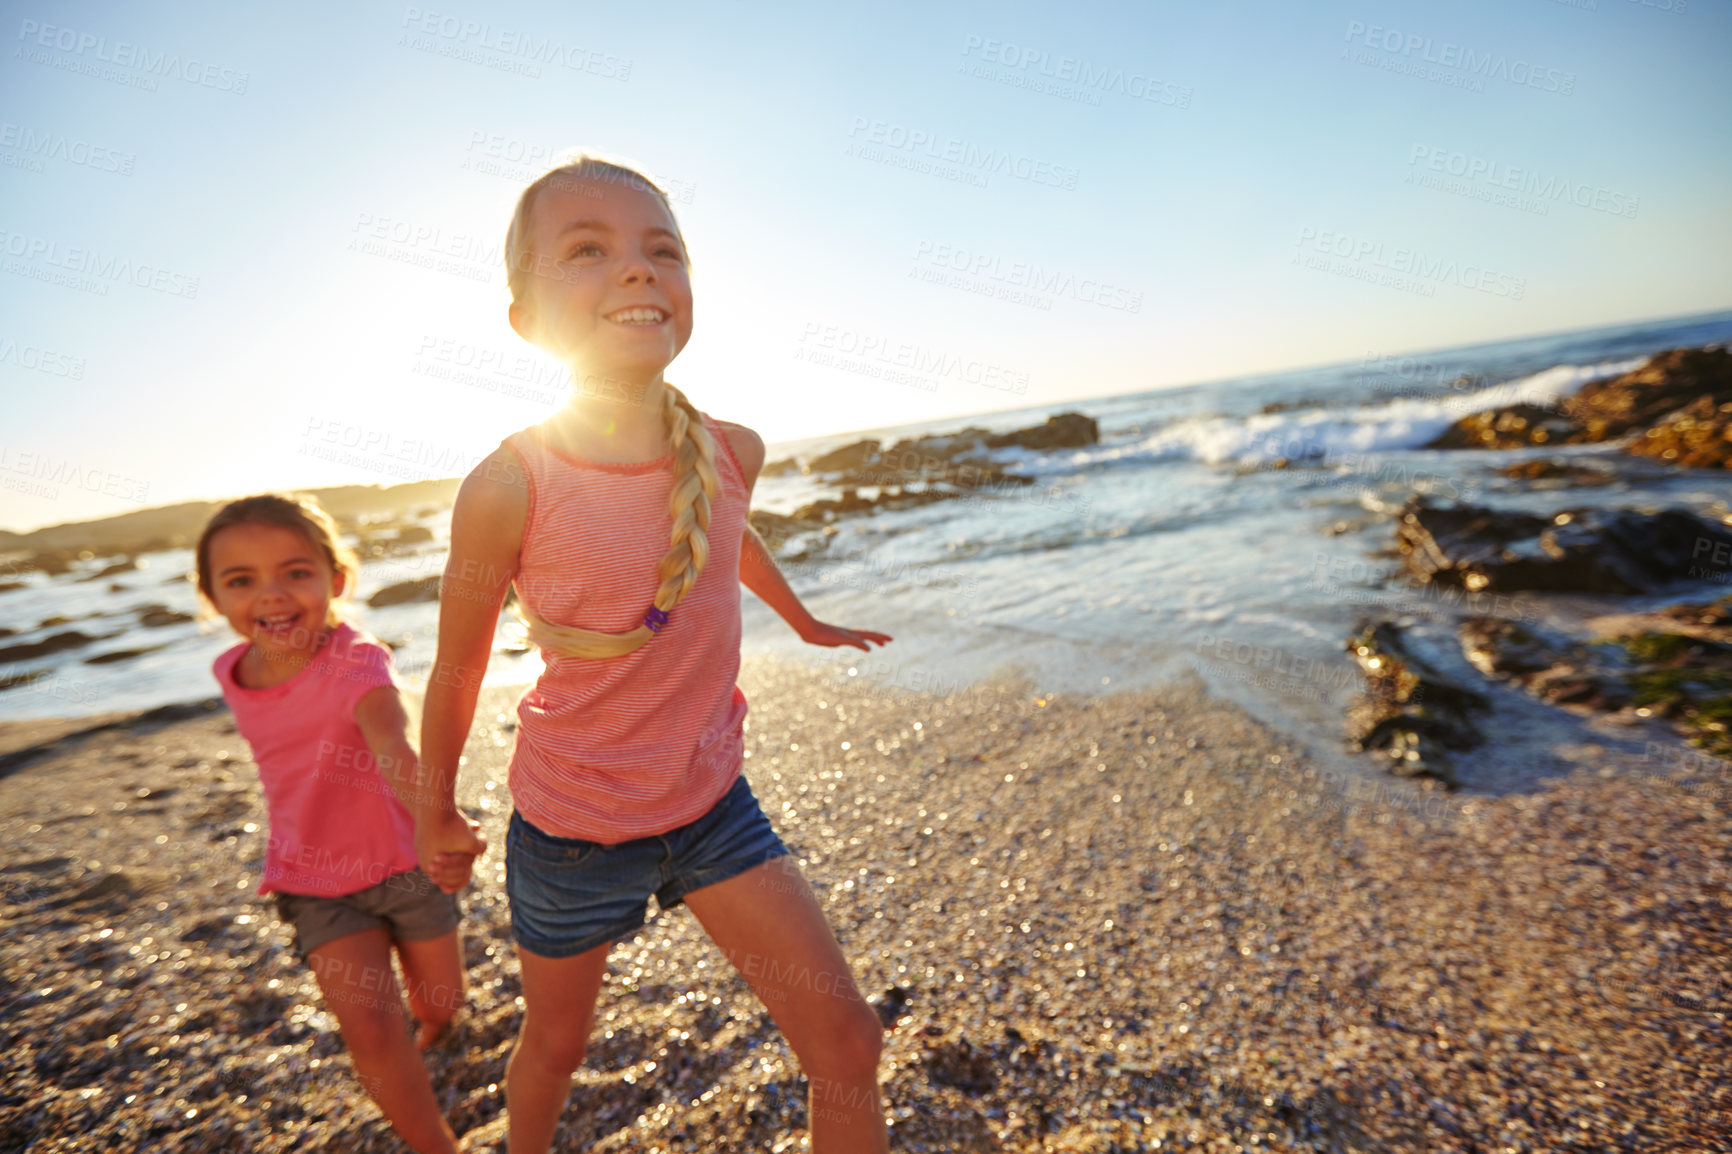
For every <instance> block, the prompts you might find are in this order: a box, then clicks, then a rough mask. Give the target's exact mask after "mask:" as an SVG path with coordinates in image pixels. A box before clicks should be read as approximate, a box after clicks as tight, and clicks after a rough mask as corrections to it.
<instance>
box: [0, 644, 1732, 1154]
mask: <svg viewBox="0 0 1732 1154" xmlns="http://www.w3.org/2000/svg"><path fill="white" fill-rule="evenodd" d="M741 680H742V685H743V686H744V688H745V690H746V692H747V694H748V696H749V697H750V698H751V700H752V714H751V722H750V731H749V734H748V747H749V749H750V750H751V757H750V760H748V762H747V773H748V775H749V777H750V779H751V782H752V785H753V787H754V789H755V790H756V791H757V793H758V795H759V797H760V799H761V800H762V801H763V803H764V807H765V809H766V811H767V812H768V813H769V814H770V815H771V818H772V820H773V821H774V822H775V823H776V825H777V827H778V829H779V830H780V831H781V833H782V835H783V837H784V839H785V840H787V841H788V843H789V845H790V846H791V847H792V848H793V849H794V850H795V851H796V853H797V854H798V855H799V857H800V858H801V859H802V866H803V869H804V871H805V873H806V875H807V876H808V877H809V878H811V879H812V881H813V884H814V885H815V886H816V887H817V889H818V892H819V894H820V896H821V899H822V900H823V901H824V903H825V904H826V907H827V909H828V911H829V914H830V916H831V918H832V921H833V924H834V925H835V927H836V929H837V933H838V936H839V937H840V938H841V940H842V943H843V946H844V948H845V950H846V951H847V953H848V955H849V957H850V958H851V960H852V961H853V963H854V966H855V970H856V973H857V974H858V975H859V978H860V982H861V986H862V988H863V989H864V990H865V991H866V992H867V993H868V994H869V995H871V996H872V997H873V998H874V999H876V1000H877V1001H878V1004H879V1005H880V1009H881V1016H883V1017H885V1018H887V1019H888V1020H890V1021H891V1023H892V1025H893V1028H892V1029H891V1030H890V1031H889V1032H888V1033H887V1035H886V1051H885V1060H884V1064H883V1079H884V1086H885V1096H886V1104H887V1110H888V1113H889V1116H890V1117H891V1118H892V1119H893V1121H894V1127H893V1130H892V1134H893V1137H892V1148H893V1149H899V1150H930V1151H990V1150H1009V1151H1030V1152H1032V1151H1042V1150H1055V1151H1094V1152H1101V1154H1104V1152H1108V1151H1131V1150H1146V1149H1162V1150H1166V1149H1191V1150H1223V1151H1231V1150H1241V1149H1243V1150H1270V1151H1298V1150H1305V1151H1368V1152H1369V1151H1382V1150H1399V1151H1463V1152H1466V1151H1476V1152H1477V1151H1494V1150H1495V1151H1503V1150H1517V1151H1540V1150H1545V1151H1602V1150H1643V1151H1703V1150H1713V1149H1727V1148H1732V1074H1729V1073H1728V1063H1727V1061H1726V1055H1727V1054H1728V1053H1732V1038H1729V1037H1728V1031H1727V1020H1726V1016H1727V1012H1728V1009H1729V1002H1732V984H1729V983H1732V979H1729V978H1728V975H1727V963H1728V959H1729V958H1732V948H1729V947H1732V919H1729V918H1728V913H1729V912H1732V911H1729V910H1728V902H1729V898H1728V894H1729V892H1732V891H1729V889H1728V883H1729V882H1732V776H1729V775H1728V772H1727V771H1728V768H1729V767H1728V766H1727V765H1726V763H1724V762H1720V761H1715V760H1713V759H1708V758H1702V759H1700V761H1698V762H1692V763H1688V764H1682V765H1679V764H1671V765H1665V764H1654V765H1643V764H1638V763H1632V764H1630V765H1628V766H1627V767H1619V769H1618V770H1617V771H1614V772H1612V773H1610V775H1609V776H1608V775H1592V776H1590V775H1587V774H1583V773H1578V774H1576V775H1574V776H1572V777H1571V778H1569V779H1567V780H1548V781H1545V782H1543V783H1541V785H1540V786H1539V787H1537V788H1536V789H1534V790H1532V791H1529V792H1525V793H1514V794H1510V795H1508V796H1502V797H1489V796H1470V795H1461V794H1457V795H1453V796H1451V795H1444V794H1438V793H1425V792H1420V791H1418V790H1415V789H1413V788H1411V787H1409V786H1406V785H1405V784H1403V783H1398V782H1394V781H1390V782H1389V783H1388V784H1387V785H1384V784H1381V783H1379V782H1374V781H1369V780H1368V779H1358V778H1354V779H1343V778H1341V777H1337V776H1335V775H1331V774H1327V773H1322V772H1320V771H1319V770H1318V769H1317V768H1315V767H1314V766H1313V765H1311V764H1310V762H1309V760H1308V759H1307V758H1306V757H1305V756H1304V755H1303V754H1301V753H1299V752H1297V751H1296V750H1295V749H1293V748H1292V747H1291V745H1290V744H1289V743H1287V742H1286V741H1284V740H1283V739H1282V738H1280V737H1279V736H1278V735H1274V734H1271V733H1269V732H1267V731H1265V730H1264V729H1263V728H1262V727H1260V726H1259V725H1258V724H1257V723H1256V721H1255V720H1254V719H1252V718H1250V717H1248V716H1247V715H1246V714H1245V713H1244V712H1243V711H1242V710H1241V709H1239V708H1238V707H1237V706H1233V705H1230V704H1228V703H1225V702H1222V701H1220V700H1217V699H1211V698H1210V697H1208V696H1207V695H1206V694H1205V693H1204V692H1203V691H1202V689H1201V688H1200V686H1198V685H1197V684H1196V683H1195V682H1194V681H1191V682H1181V683H1177V684H1174V685H1170V686H1166V687H1162V688H1158V689H1137V690H1133V691H1128V692H1123V693H1112V694H1102V695H1100V696H1095V697H1084V696H1080V695H1076V694H1071V693H1061V694H1058V695H1056V696H1051V697H1047V696H1042V695H1041V693H1040V692H1039V691H1038V690H1037V688H1036V687H1034V686H1031V685H1028V684H1026V683H1023V684H1012V683H1006V682H998V683H994V684H990V685H986V686H981V687H977V688H976V689H973V690H970V691H967V692H960V693H956V694H951V695H949V696H947V697H932V696H922V695H920V694H916V693H912V692H906V691H893V690H886V689H881V688H877V687H874V686H872V685H869V684H867V683H865V682H864V681H862V680H861V679H859V678H848V677H846V676H843V675H842V674H841V673H840V672H839V671H838V672H820V671H814V670H813V669H810V668H807V667H805V666H800V665H794V664H789V663H785V662H783V661H780V660H777V659H773V658H752V659H748V661H747V663H746V665H745V668H744V670H743V672H742V679H741ZM514 697H515V693H514V692H503V691H489V693H488V695H487V696H486V697H485V698H484V699H483V704H482V708H481V710H480V711H479V712H478V714H477V724H476V727H475V730H474V732H473V734H472V736H471V740H470V746H469V750H468V757H469V763H468V765H467V766H466V768H465V770H464V774H463V778H462V782H461V788H460V798H461V800H462V801H463V803H464V804H465V805H467V806H469V807H470V809H471V812H472V813H474V814H475V815H476V816H478V817H480V818H481V819H482V820H483V823H484V825H485V827H486V832H487V835H488V837H489V839H490V841H491V842H492V844H493V846H494V849H493V850H491V851H490V852H489V854H488V856H487V857H486V858H484V859H483V861H482V863H481V864H480V865H479V867H478V869H477V873H476V881H475V884H474V885H473V886H472V888H471V889H470V890H468V891H466V894H465V898H464V902H465V907H466V921H465V934H466V953H467V960H468V962H469V979H470V999H469V1006H468V1009H467V1011H466V1014H465V1016H464V1018H463V1019H461V1021H460V1024H459V1025H458V1027H457V1028H456V1030H455V1031H454V1035H453V1037H452V1038H451V1040H450V1042H449V1044H448V1045H447V1046H445V1047H444V1048H442V1049H440V1050H437V1051H435V1052H433V1053H432V1055H431V1056H430V1058H429V1064H430V1067H431V1069H432V1071H433V1077H434V1084H435V1087H436V1089H437V1091H438V1093H439V1095H440V1098H441V1100H442V1102H444V1103H445V1105H446V1108H447V1113H448V1116H449V1117H450V1118H451V1120H452V1123H453V1125H454V1126H455V1127H456V1128H457V1130H458V1131H459V1133H462V1134H465V1136H466V1138H467V1140H468V1142H469V1145H470V1148H472V1149H477V1150H500V1151H503V1149H504V1142H503V1130H502V1127H501V1111H502V1109H503V1106H504V1098H503V1094H502V1092H501V1086H500V1083H501V1082H502V1081H503V1075H504V1064H505V1060H506V1057H507V1055H508V1053H509V1050H510V1047H511V1045H512V1042H513V1039H514V1037H515V1034H516V1029H517V1024H518V1020H519V1010H518V1007H517V1004H516V996H517V992H518V971H517V965H516V960H515V956H514V951H513V948H512V945H511V942H510V938H509V927H508V921H507V911H506V903H505V897H504V893H503V884H502V874H503V857H502V849H503V845H504V824H505V820H506V818H507V817H508V816H509V813H510V803H509V795H508V793H507V791H506V788H505V781H504V777H505V761H506V757H507V755H508V752H509V748H510V741H511V734H510V732H509V729H508V725H509V723H510V721H511V720H512V716H511V712H510V709H511V702H512V700H513V699H514ZM107 720H109V721H110V722H112V723H113V724H110V725H109V726H108V727H106V728H100V729H96V730H94V731H88V730H89V725H90V723H89V722H42V723H20V724H16V725H10V726H5V727H0V918H3V920H4V927H3V928H4V932H3V935H0V1071H3V1082H4V1086H5V1090H4V1093H3V1094H0V1150H22V1149H26V1148H28V1149H29V1150H31V1151H33V1152H41V1154H46V1152H51V1151H72V1150H116V1149H139V1150H160V1151H204V1150H210V1151H216V1150H222V1151H233V1150H259V1151H273V1152H274V1151H289V1150H297V1151H332V1152H335V1151H357V1152H365V1151H386V1150H400V1149H403V1147H402V1146H401V1145H400V1144H399V1143H398V1142H397V1141H396V1139H395V1137H394V1136H393V1134H392V1133H391V1131H390V1130H389V1128H388V1127H387V1126H386V1125H385V1123H384V1122H383V1120H382V1118H381V1116H380V1115H379V1113H378V1111H377V1109H376V1108H375V1107H374V1106H373V1105H372V1104H371V1103H370V1102H369V1101H368V1100H367V1099H366V1098H365V1097H364V1095H363V1094H362V1093H361V1091H360V1088H359V1086H358V1084H357V1083H356V1081H355V1078H354V1074H353V1071H352V1068H351V1066H350V1064H349V1061H348V1058H347V1056H346V1055H345V1054H344V1052H343V1048H342V1044H341V1041H340V1039H339V1037H338V1036H337V1034H336V1033H335V1028H334V1027H335V1023H334V1020H333V1019H331V1018H330V1016H329V1015H327V1014H325V1013H324V1012H323V1011H322V1009H321V1005H320V998H319V994H318V990H317V987H316V985H315V982H314V980H313V976H312V974H311V973H310V972H309V971H308V970H306V969H305V968H304V967H302V966H301V965H300V964H298V963H297V962H296V961H295V960H294V958H293V955H292V953H291V951H290V949H289V935H288V933H287V931H286V930H285V929H284V928H283V927H282V926H280V925H278V924H277V923H276V920H275V916H274V913H273V912H272V910H271V907H270V905H269V903H268V901H266V900H264V899H259V898H256V897H254V896H253V891H254V889H255V888H256V886H257V882H258V868H259V859H260V856H261V854H262V852H263V849H264V845H265V837H266V833H265V825H264V823H265V816H264V810H263V805H262V801H261V798H260V794H259V790H258V785H257V779H256V776H255V773H254V770H253V768H252V765H251V763H250V762H249V761H248V759H247V754H246V747H245V744H244V743H243V742H242V741H241V740H240V739H239V737H238V736H237V735H236V734H235V732H234V728H233V725H232V722H231V721H230V719H229V717H228V715H227V713H226V712H223V711H221V710H220V709H219V710H212V711H209V712H206V711H204V710H198V709H195V710H179V711H174V710H171V711H168V715H167V716H164V717H157V718H154V719H152V718H145V719H137V720H131V721H128V720H127V719H124V718H121V719H113V718H111V719H107ZM804 1098H805V1092H804V1082H803V1081H802V1080H801V1079H800V1077H799V1075H798V1071H797V1067H796V1065H795V1063H794V1060H793V1057H792V1054H791V1052H790V1051H789V1049H788V1047H787V1045H786V1043H785V1042H783V1041H782V1039H781V1037H780V1035H779V1034H778V1033H777V1032H776V1031H775V1029H774V1027H773V1025H772V1024H771V1023H770V1021H769V1018H768V1016H767V1014H766V1013H765V1011H764V1009H763V1007H762V1005H761V1004H760V1003H758V1001H757V1000H756V999H755V998H754V997H753V996H752V995H751V993H750V992H749V990H748V989H747V988H746V985H745V982H744V980H743V979H742V978H740V977H739V976H738V975H737V974H735V973H734V972H733V971H732V970H731V969H729V968H728V966H727V965H726V963H725V961H724V959H723V958H722V956H721V954H720V952H719V951H717V950H716V949H715V947H713V946H712V945H710V944H709V942H708V940H707V939H706V938H705V937H704V935H703V933H702V931H701V930H700V929H699V928H698V926H697V924H696V922H695V920H694V919H693V918H692V916H691V914H690V913H689V912H688V911H686V910H684V909H676V910H674V911H672V912H671V913H668V914H665V915H658V916H657V917H656V918H655V919H654V920H653V921H652V922H651V923H650V924H649V925H648V926H646V927H645V929H644V930H643V931H642V932H641V933H640V934H639V935H638V936H637V937H636V938H634V939H627V940H625V941H623V942H621V943H620V944H619V945H618V946H616V947H615V950H614V953H613V956H612V972H611V975H610V978H609V981H608V983H607V985H606V986H605V987H604V988H603V992H602V996H601V1003H600V1005H599V1007H598V1011H597V1032H596V1034H595V1037H594V1038H593V1040H592V1044H591V1048H590V1055H589V1059H588V1061H587V1062H586V1064H585V1066H584V1068H583V1069H582V1070H581V1071H580V1072H579V1074H578V1077H577V1085H576V1088H575V1090H574V1092H573V1095H572V1101H571V1104H570V1105H569V1106H568V1108H567V1110H566V1113H565V1116H564V1121H563V1125H562V1128H561V1131H560V1139H559V1141H558V1143H557V1145H556V1148H557V1149H559V1150H570V1151H575V1150H583V1149H587V1150H595V1151H651V1150H796V1149H803V1148H805V1147H806V1141H805V1119H806V1105H805V1100H804Z"/></svg>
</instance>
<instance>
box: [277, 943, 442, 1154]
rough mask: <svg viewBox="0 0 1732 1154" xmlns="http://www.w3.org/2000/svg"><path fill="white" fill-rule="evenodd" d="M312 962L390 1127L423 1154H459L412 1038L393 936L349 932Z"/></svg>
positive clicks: (328, 1003)
mask: <svg viewBox="0 0 1732 1154" xmlns="http://www.w3.org/2000/svg"><path fill="white" fill-rule="evenodd" d="M307 964H308V965H310V966H311V967H312V970H313V973H314V974H315V975H316V976H317V977H318V979H319V989H320V990H322V991H323V992H324V995H325V1005H326V1006H327V1007H329V1009H330V1011H331V1013H333V1014H335V1015H336V1016H337V1026H338V1028H339V1029H341V1030H342V1033H343V1044H344V1045H345V1046H346V1047H348V1050H349V1060H350V1061H351V1062H353V1063H354V1064H355V1074H356V1076H357V1077H359V1078H360V1080H361V1085H362V1086H364V1087H366V1090H367V1093H368V1094H369V1095H370V1096H371V1097H372V1099H373V1101H374V1102H376V1103H378V1106H379V1109H380V1110H382V1111H384V1114H385V1119H386V1121H388V1122H390V1123H391V1126H392V1127H393V1128H394V1129H395V1130H396V1131H397V1133H398V1135H399V1136H401V1137H402V1139H403V1141H404V1142H406V1143H408V1145H409V1148H410V1149H412V1150H414V1151H416V1154H455V1152H456V1150H457V1144H456V1137H455V1136H454V1135H453V1134H452V1132H451V1126H450V1125H449V1124H448V1123H447V1122H446V1121H445V1116H444V1115H443V1114H441V1113H440V1112H439V1103H438V1102H437V1101H435V1100H434V1097H433V1085H432V1083H431V1082H430V1081H429V1080H428V1078H427V1067H426V1065H425V1064H424V1063H423V1062H422V1061H421V1053H420V1051H418V1050H417V1049H416V1048H415V1044H414V1043H413V1042H411V1041H410V1040H409V1029H408V1023H407V1022H405V1021H404V1019H403V998H402V994H401V993H399V992H398V989H397V975H396V973H395V972H394V971H393V970H392V968H391V936H390V934H388V933H387V932H386V931H384V930H382V929H376V930H363V931H361V932H360V933H355V934H347V935H345V936H343V937H340V938H338V939H336V940H335V941H330V942H326V943H325V944H324V945H322V946H320V947H318V948H317V949H315V950H311V951H309V952H308V954H307Z"/></svg>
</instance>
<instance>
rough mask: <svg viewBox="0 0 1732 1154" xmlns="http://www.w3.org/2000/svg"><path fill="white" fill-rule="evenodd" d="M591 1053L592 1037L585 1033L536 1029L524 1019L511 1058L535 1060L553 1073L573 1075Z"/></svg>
mask: <svg viewBox="0 0 1732 1154" xmlns="http://www.w3.org/2000/svg"><path fill="white" fill-rule="evenodd" d="M588 1055H589V1039H588V1038H586V1037H584V1036H583V1035H582V1034H576V1033H565V1032H559V1031H554V1030H542V1029H535V1028H532V1027H530V1026H529V1024H528V1023H527V1022H525V1023H524V1029H523V1033H522V1034H520V1035H519V1036H518V1039H517V1052H516V1053H515V1054H514V1055H513V1056H512V1060H513V1061H529V1062H533V1063H534V1064H535V1065H536V1066H538V1067H539V1068H541V1069H542V1070H545V1071H547V1072H549V1073H553V1074H570V1073H573V1072H575V1071H576V1070H577V1068H578V1067H579V1066H581V1065H583V1060H584V1058H586V1057H587V1056H588Z"/></svg>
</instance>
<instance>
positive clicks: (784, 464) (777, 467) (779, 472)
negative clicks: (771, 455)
mask: <svg viewBox="0 0 1732 1154" xmlns="http://www.w3.org/2000/svg"><path fill="white" fill-rule="evenodd" d="M803 472H805V470H804V469H802V468H800V462H799V461H798V460H797V459H796V458H794V457H787V458H784V459H783V460H780V461H771V462H770V463H769V464H767V465H765V466H764V467H763V468H762V469H759V470H758V476H760V477H782V476H786V475H787V474H789V473H803Z"/></svg>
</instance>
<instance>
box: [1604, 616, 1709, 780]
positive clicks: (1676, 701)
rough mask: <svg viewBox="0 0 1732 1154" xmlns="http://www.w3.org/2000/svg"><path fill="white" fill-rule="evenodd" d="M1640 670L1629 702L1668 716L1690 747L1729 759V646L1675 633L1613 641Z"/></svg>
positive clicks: (1634, 677)
mask: <svg viewBox="0 0 1732 1154" xmlns="http://www.w3.org/2000/svg"><path fill="white" fill-rule="evenodd" d="M1617 641H1618V644H1619V645H1621V646H1622V647H1623V649H1624V650H1625V652H1627V653H1628V654H1629V655H1630V657H1631V658H1632V659H1633V660H1635V661H1637V662H1640V663H1641V666H1642V668H1641V669H1640V670H1639V671H1638V672H1636V673H1634V674H1632V675H1630V678H1629V686H1630V689H1631V692H1632V697H1631V704H1633V705H1636V706H1639V707H1644V708H1647V709H1649V710H1651V711H1652V712H1654V713H1656V714H1658V715H1659V716H1661V717H1665V718H1669V719H1671V720H1672V721H1673V722H1674V723H1675V724H1677V725H1678V726H1679V728H1681V729H1682V730H1683V731H1684V733H1685V736H1686V737H1687V738H1688V739H1689V740H1690V742H1691V743H1692V744H1693V745H1696V746H1698V747H1700V748H1702V749H1704V750H1706V751H1708V752H1709V753H1712V754H1715V755H1716V756H1719V757H1725V758H1732V645H1726V644H1723V643H1721V642H1718V641H1711V640H1709V639H1707V638H1704V637H1691V636H1686V635H1684V634H1678V633H1644V634H1639V635H1636V636H1631V637H1621V638H1618V639H1617Z"/></svg>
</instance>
